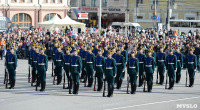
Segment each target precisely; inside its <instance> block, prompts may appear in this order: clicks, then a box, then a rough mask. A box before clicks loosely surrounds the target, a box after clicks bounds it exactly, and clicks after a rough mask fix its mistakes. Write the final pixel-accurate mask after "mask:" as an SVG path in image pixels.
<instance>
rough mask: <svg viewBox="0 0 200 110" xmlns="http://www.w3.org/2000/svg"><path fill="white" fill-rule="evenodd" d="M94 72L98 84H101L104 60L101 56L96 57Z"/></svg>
mask: <svg viewBox="0 0 200 110" xmlns="http://www.w3.org/2000/svg"><path fill="white" fill-rule="evenodd" d="M95 70H96V77H97V79H98V82H103V73H104V72H105V58H104V57H103V56H99V55H97V56H96V58H95Z"/></svg>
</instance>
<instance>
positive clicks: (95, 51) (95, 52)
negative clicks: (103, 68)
mask: <svg viewBox="0 0 200 110" xmlns="http://www.w3.org/2000/svg"><path fill="white" fill-rule="evenodd" d="M98 50H99V49H98V48H94V50H93V51H92V53H94V55H95V56H97V54H98Z"/></svg>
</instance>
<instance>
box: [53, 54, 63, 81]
mask: <svg viewBox="0 0 200 110" xmlns="http://www.w3.org/2000/svg"><path fill="white" fill-rule="evenodd" d="M63 64H64V53H63V52H58V51H57V52H56V53H55V58H54V65H55V76H57V85H59V84H60V83H61V82H62V67H63Z"/></svg>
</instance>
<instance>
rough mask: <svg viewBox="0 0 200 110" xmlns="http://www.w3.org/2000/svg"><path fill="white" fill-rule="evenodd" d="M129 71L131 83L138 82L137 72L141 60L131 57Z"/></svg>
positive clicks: (128, 65)
mask: <svg viewBox="0 0 200 110" xmlns="http://www.w3.org/2000/svg"><path fill="white" fill-rule="evenodd" d="M127 72H128V74H129V77H130V83H131V84H137V73H138V72H139V62H138V59H137V58H129V59H128V62H127Z"/></svg>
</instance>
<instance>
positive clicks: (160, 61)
mask: <svg viewBox="0 0 200 110" xmlns="http://www.w3.org/2000/svg"><path fill="white" fill-rule="evenodd" d="M164 48H165V46H161V47H160V52H159V53H158V54H157V58H156V62H157V66H158V68H157V69H158V70H157V71H158V73H159V76H160V77H159V78H160V82H159V84H160V85H163V83H164V74H165V64H166V54H165V53H164V52H163V51H164Z"/></svg>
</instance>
